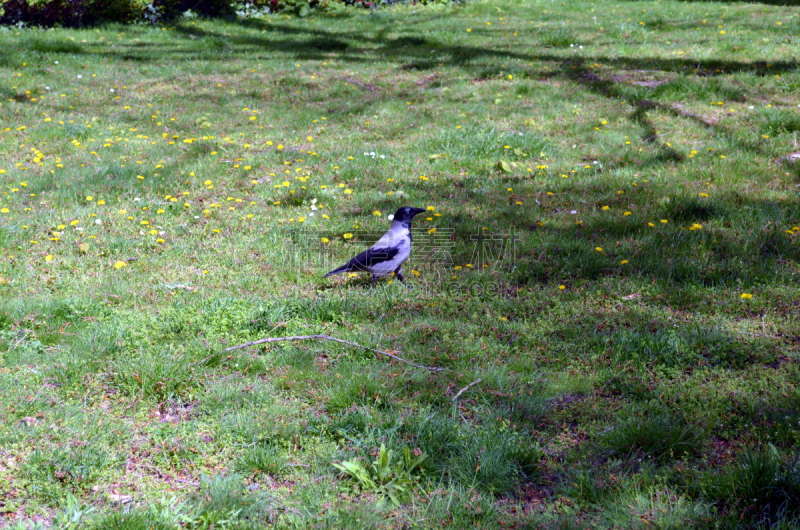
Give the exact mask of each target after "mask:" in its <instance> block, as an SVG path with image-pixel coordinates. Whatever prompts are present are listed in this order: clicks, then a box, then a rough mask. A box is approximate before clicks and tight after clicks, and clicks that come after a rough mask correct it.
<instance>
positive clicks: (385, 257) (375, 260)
mask: <svg viewBox="0 0 800 530" xmlns="http://www.w3.org/2000/svg"><path fill="white" fill-rule="evenodd" d="M399 252H400V248H399V247H384V248H368V249H367V250H365V251H364V252H362V253H361V254H359V255H358V256H356V257H355V258H353V259H351V260H350V261H348V262H347V263H345V264H344V265H342V266H341V267H339V268H338V269H334V270H332V271H331V272H329V273H328V274H326V275H325V276H326V277H327V276H330V275H331V274H339V273H340V272H350V271H359V272H370V270H371V269H372V267H374V266H375V265H378V264H380V263H383V262H385V261H390V260H392V259H394V258H395V257H396V256H397V254H398V253H399Z"/></svg>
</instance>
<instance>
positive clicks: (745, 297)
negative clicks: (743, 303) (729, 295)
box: [741, 293, 753, 300]
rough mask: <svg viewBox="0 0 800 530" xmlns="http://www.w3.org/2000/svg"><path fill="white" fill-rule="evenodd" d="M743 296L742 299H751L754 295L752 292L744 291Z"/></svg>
mask: <svg viewBox="0 0 800 530" xmlns="http://www.w3.org/2000/svg"><path fill="white" fill-rule="evenodd" d="M741 298H742V300H750V299H751V298H753V295H752V294H750V293H742V296H741Z"/></svg>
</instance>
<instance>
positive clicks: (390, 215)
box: [386, 213, 394, 221]
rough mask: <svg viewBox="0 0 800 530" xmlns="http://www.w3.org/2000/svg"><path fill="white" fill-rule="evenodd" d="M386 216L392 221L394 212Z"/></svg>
mask: <svg viewBox="0 0 800 530" xmlns="http://www.w3.org/2000/svg"><path fill="white" fill-rule="evenodd" d="M386 218H387V219H388V220H390V221H391V220H392V219H394V214H392V213H390V214H389V215H387V216H386Z"/></svg>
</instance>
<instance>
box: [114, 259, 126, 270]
mask: <svg viewBox="0 0 800 530" xmlns="http://www.w3.org/2000/svg"><path fill="white" fill-rule="evenodd" d="M127 266H128V264H127V263H125V262H124V261H117V262H116V263H115V264H114V268H115V269H121V268H122V267H127Z"/></svg>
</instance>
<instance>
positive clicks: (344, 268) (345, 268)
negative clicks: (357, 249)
mask: <svg viewBox="0 0 800 530" xmlns="http://www.w3.org/2000/svg"><path fill="white" fill-rule="evenodd" d="M351 270H352V268H351V267H350V264H349V263H348V264H346V265H342V266H341V267H339V268H338V269H333V270H332V271H331V272H329V273H328V274H326V275H325V276H323V278H327V277H328V276H333V275H334V274H339V273H341V272H350V271H351Z"/></svg>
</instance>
